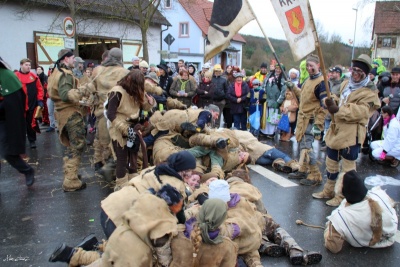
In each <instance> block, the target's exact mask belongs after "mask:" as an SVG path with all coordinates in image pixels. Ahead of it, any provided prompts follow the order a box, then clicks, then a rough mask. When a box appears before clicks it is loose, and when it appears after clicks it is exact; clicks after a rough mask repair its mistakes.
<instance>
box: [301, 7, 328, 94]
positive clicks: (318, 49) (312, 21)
mask: <svg viewBox="0 0 400 267" xmlns="http://www.w3.org/2000/svg"><path fill="white" fill-rule="evenodd" d="M307 7H308V13H309V15H310V21H311V27H312V30H313V34H314V40H315V46H316V47H317V51H318V56H319V60H320V64H321V69H322V75H323V77H324V83H325V88H326V95H327V97H328V98H331V91H330V90H329V83H328V77H327V76H326V72H325V62H324V57H323V56H322V49H321V45H320V42H319V38H318V33H317V29H316V27H315V21H314V17H313V15H312V11H311V5H310V1H309V0H307Z"/></svg>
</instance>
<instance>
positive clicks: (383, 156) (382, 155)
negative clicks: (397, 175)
mask: <svg viewBox="0 0 400 267" xmlns="http://www.w3.org/2000/svg"><path fill="white" fill-rule="evenodd" d="M385 158H386V153H385V152H384V151H382V153H381V155H380V156H379V159H380V160H385Z"/></svg>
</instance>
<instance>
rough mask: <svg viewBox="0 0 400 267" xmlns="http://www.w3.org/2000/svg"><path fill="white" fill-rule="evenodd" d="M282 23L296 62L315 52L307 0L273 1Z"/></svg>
mask: <svg viewBox="0 0 400 267" xmlns="http://www.w3.org/2000/svg"><path fill="white" fill-rule="evenodd" d="M271 3H272V6H273V7H274V9H275V12H276V15H277V16H278V18H279V21H280V22H281V25H282V28H283V30H284V32H285V35H286V38H287V40H288V42H289V45H290V49H291V50H292V54H293V57H294V60H296V61H297V60H300V59H302V58H304V57H305V56H307V55H308V54H310V53H311V52H312V51H314V50H315V40H314V35H313V32H312V26H311V22H310V16H309V14H308V8H307V0H296V1H293V0H271Z"/></svg>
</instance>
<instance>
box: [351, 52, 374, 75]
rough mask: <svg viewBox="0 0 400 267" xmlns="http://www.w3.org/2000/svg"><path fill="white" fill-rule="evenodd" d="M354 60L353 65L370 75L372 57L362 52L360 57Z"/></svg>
mask: <svg viewBox="0 0 400 267" xmlns="http://www.w3.org/2000/svg"><path fill="white" fill-rule="evenodd" d="M352 62H353V67H357V68H359V69H361V70H362V71H363V72H364V73H365V75H368V73H369V72H370V70H371V68H372V67H371V58H370V57H369V56H368V55H366V54H361V55H360V56H359V57H358V58H355V59H353V60H352Z"/></svg>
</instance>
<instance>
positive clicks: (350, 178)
mask: <svg viewBox="0 0 400 267" xmlns="http://www.w3.org/2000/svg"><path fill="white" fill-rule="evenodd" d="M367 192H368V189H367V188H366V187H365V184H364V179H363V178H361V177H360V176H359V175H358V174H357V172H356V171H355V170H351V171H349V172H346V173H345V174H344V176H343V189H342V193H343V195H344V197H345V198H346V200H347V202H349V203H350V204H354V203H358V202H361V201H362V200H363V199H364V198H365V196H366V195H367Z"/></svg>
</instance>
